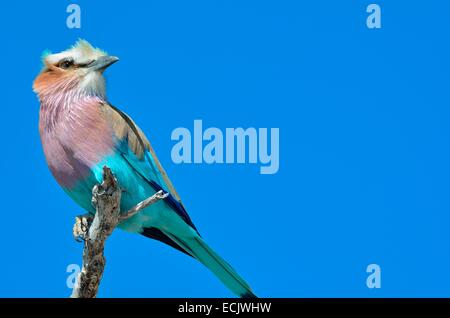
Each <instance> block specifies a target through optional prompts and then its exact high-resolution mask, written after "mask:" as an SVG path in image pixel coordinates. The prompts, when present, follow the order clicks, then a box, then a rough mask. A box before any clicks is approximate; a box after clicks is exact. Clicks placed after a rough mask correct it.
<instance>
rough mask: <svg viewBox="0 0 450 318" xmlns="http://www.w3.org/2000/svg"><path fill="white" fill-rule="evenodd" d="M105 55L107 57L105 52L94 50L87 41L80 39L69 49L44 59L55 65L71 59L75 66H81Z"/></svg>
mask: <svg viewBox="0 0 450 318" xmlns="http://www.w3.org/2000/svg"><path fill="white" fill-rule="evenodd" d="M105 55H107V54H106V52H105V51H102V50H100V49H98V48H94V47H93V46H92V45H90V44H89V42H88V41H86V40H81V39H80V40H78V41H77V43H75V45H74V46H72V47H71V48H70V49H68V50H65V51H62V52H60V53H56V54H49V55H47V56H46V57H44V59H45V61H46V62H47V63H49V64H56V63H58V62H59V61H61V60H62V59H65V58H72V59H73V60H74V62H75V64H83V63H87V62H89V61H92V60H96V59H97V58H99V57H100V56H105Z"/></svg>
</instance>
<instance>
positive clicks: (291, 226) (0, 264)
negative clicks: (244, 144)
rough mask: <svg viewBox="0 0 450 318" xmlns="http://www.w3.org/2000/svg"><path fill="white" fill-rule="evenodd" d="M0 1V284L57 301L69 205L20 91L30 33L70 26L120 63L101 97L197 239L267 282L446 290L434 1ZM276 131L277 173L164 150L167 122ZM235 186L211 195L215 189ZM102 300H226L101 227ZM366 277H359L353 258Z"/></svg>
mask: <svg viewBox="0 0 450 318" xmlns="http://www.w3.org/2000/svg"><path fill="white" fill-rule="evenodd" d="M73 2H76V3H78V4H80V5H81V9H82V28H81V30H70V29H68V28H67V27H66V24H65V21H66V17H67V14H66V12H65V11H66V6H67V5H68V4H69V3H71V1H58V2H57V3H56V2H55V1H39V2H37V1H33V2H29V3H26V4H25V3H19V2H18V1H16V2H14V1H8V2H5V3H2V4H1V7H2V10H1V12H0V30H2V31H1V33H2V35H1V42H0V43H1V44H0V45H1V51H0V52H1V53H0V54H1V60H2V62H3V63H2V66H1V71H2V76H1V79H0V82H1V85H0V87H1V93H2V100H3V102H2V114H3V124H2V125H0V130H1V133H2V135H3V136H4V137H3V146H2V147H1V150H0V151H1V154H2V155H1V156H0V160H1V166H2V167H3V170H2V182H1V183H0V193H1V195H2V218H1V220H2V228H1V231H0V242H1V246H2V251H1V254H0V271H1V272H2V277H1V280H0V296H3V297H13V296H20V297H35V296H38V297H47V296H48V297H66V296H68V295H69V294H70V290H69V289H68V288H67V287H66V278H67V276H68V273H66V267H67V266H68V265H69V264H72V263H78V264H80V262H81V252H82V245H81V244H79V243H76V242H74V240H73V239H72V235H71V231H72V225H73V220H74V217H75V216H76V215H78V214H81V213H82V212H83V211H81V210H80V208H78V207H77V206H76V205H75V203H73V202H72V201H71V200H70V199H69V197H67V196H66V194H65V193H64V192H63V191H62V190H61V189H60V188H59V186H58V185H57V184H56V182H55V181H54V180H53V178H52V177H51V174H50V172H49V171H48V169H47V166H46V163H45V159H44V156H43V152H42V150H41V145H40V140H39V135H38V128H37V127H38V110H39V105H38V101H37V98H36V96H35V94H34V93H33V92H32V90H31V85H32V81H33V79H34V77H35V76H36V75H37V74H38V72H39V70H40V67H41V65H40V55H41V53H42V51H43V50H44V49H50V50H52V51H54V52H57V51H61V50H64V49H66V48H67V47H68V46H70V45H71V44H73V43H74V41H75V40H76V39H77V38H78V37H82V38H85V39H87V40H88V41H90V42H91V43H92V44H94V45H95V46H99V47H101V48H103V49H105V50H107V51H108V52H109V53H111V54H114V55H117V56H119V57H120V59H121V60H120V62H119V63H117V64H115V65H114V66H112V67H111V69H109V70H108V71H107V73H106V75H107V78H108V95H109V99H110V100H111V102H112V103H114V104H115V105H117V106H120V107H121V108H122V109H123V110H125V111H127V112H128V113H129V114H130V115H131V116H132V117H134V119H135V120H136V121H137V122H138V124H139V125H140V126H141V127H142V128H143V130H144V131H145V132H146V134H147V135H148V137H149V138H150V140H151V141H152V143H153V146H154V147H155V149H156V151H157V153H158V155H159V157H160V159H161V161H162V162H163V164H164V166H165V167H166V170H167V171H168V173H169V175H170V176H171V178H172V180H173V182H174V184H175V185H176V187H177V189H178V191H179V192H180V194H181V196H182V198H183V200H184V202H185V204H186V207H187V209H188V211H189V212H190V214H191V216H192V218H193V220H194V222H195V223H196V225H197V227H198V228H199V230H200V232H201V233H202V235H203V236H204V237H205V238H206V240H207V241H208V242H209V243H210V244H211V245H212V246H213V247H214V248H215V249H216V250H217V251H218V252H219V253H220V254H221V255H222V256H223V257H224V258H225V259H227V260H228V261H229V262H230V263H231V264H232V265H233V266H234V267H235V268H236V269H237V270H238V271H239V272H240V273H241V274H242V276H244V277H245V278H246V279H247V280H248V282H249V283H250V284H251V285H252V287H253V289H254V290H255V292H256V293H257V294H258V295H260V296H265V297H322V296H326V297H335V296H336V297H361V296H363V297H366V296H367V297H407V296H414V297H416V296H424V297H442V296H447V297H448V296H450V275H449V274H448V271H449V269H450V233H449V225H450V214H449V211H450V209H449V208H450V204H449V193H450V165H449V162H450V151H449V142H450V126H449V118H450V117H449V116H450V107H449V106H450V97H449V84H450V60H449V56H450V50H449V48H450V46H449V30H450V19H449V14H450V2H448V1H444V0H442V1H436V0H435V1H427V2H420V4H419V3H418V2H411V1H376V3H378V4H380V5H381V7H382V25H383V27H382V29H381V30H369V29H367V27H366V25H365V20H366V17H367V14H366V12H365V11H366V10H365V9H366V6H367V5H368V4H370V3H371V2H369V1H260V0H258V1H209V0H208V1H206V0H205V1H158V2H156V1H145V2H144V1H126V2H120V3H119V2H110V1H73ZM194 119H202V120H203V125H204V127H210V126H215V127H219V128H221V129H225V128H227V127H244V128H246V127H279V128H280V136H281V137H280V138H281V140H280V171H279V173H278V174H275V175H260V174H259V167H258V166H255V165H175V164H173V163H172V161H171V158H170V151H171V148H172V146H173V144H174V142H173V141H171V140H170V134H171V132H172V130H173V129H175V128H177V127H188V128H190V129H192V126H193V121H194ZM236 193H238V194H239V195H238V196H237V197H235V198H234V199H233V200H229V198H230V196H231V195H232V194H236ZM106 256H107V262H108V264H107V267H106V271H105V273H104V278H103V281H102V285H101V288H100V293H99V296H102V297H108V296H113V297H227V296H231V293H230V292H228V290H227V289H226V288H225V287H223V286H222V285H221V283H220V282H219V281H218V280H216V279H215V278H214V277H213V275H212V274H210V273H209V272H208V271H207V270H206V269H205V268H204V267H202V266H201V265H200V264H198V263H196V262H195V261H194V260H192V259H190V258H188V257H186V256H185V255H182V254H181V253H179V252H177V251H175V250H172V249H170V248H169V247H166V246H163V245H162V244H160V243H158V242H156V241H151V240H148V239H146V238H144V237H141V236H139V235H132V234H128V233H124V232H122V231H116V232H115V233H114V234H113V236H112V237H111V238H110V240H109V241H108V242H107V248H106ZM371 263H377V264H379V265H380V266H381V269H382V287H381V289H377V290H373V289H368V288H367V287H366V277H367V273H366V272H365V269H366V266H367V265H369V264H371Z"/></svg>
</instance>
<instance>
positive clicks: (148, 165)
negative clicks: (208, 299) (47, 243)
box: [33, 39, 256, 298]
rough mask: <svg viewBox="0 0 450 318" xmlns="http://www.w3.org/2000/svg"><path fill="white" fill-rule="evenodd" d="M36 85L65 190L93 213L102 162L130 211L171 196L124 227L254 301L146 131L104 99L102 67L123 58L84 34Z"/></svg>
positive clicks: (46, 138) (50, 159)
mask: <svg viewBox="0 0 450 318" xmlns="http://www.w3.org/2000/svg"><path fill="white" fill-rule="evenodd" d="M41 59H42V69H41V71H40V73H39V74H38V75H37V77H36V78H35V80H34V82H33V91H34V92H35V93H36V95H37V97H38V100H39V103H40V108H39V134H40V139H41V143H42V148H43V152H44V155H45V158H46V162H47V165H48V167H49V170H50V172H51V174H52V175H53V177H54V178H55V179H56V181H57V183H58V184H59V185H60V186H61V187H62V189H63V190H64V191H65V192H66V193H67V194H68V196H70V197H71V198H72V199H73V200H74V201H75V202H76V203H77V204H78V205H79V206H81V207H82V208H83V209H84V210H86V211H88V212H89V213H91V214H95V208H94V207H93V205H92V203H91V199H92V189H93V187H94V186H95V185H96V184H99V183H101V182H102V178H103V174H102V172H103V167H105V166H106V167H108V168H110V170H111V171H112V173H113V175H114V176H115V177H116V179H117V181H118V183H119V185H120V187H121V189H122V190H123V191H122V196H121V201H120V210H121V211H128V210H129V209H131V208H132V207H134V206H135V205H136V204H138V203H139V202H141V201H143V200H145V199H147V198H149V197H150V196H152V195H154V194H155V193H156V192H158V191H161V190H162V191H163V193H164V194H166V197H165V198H164V199H163V200H161V201H159V202H157V203H155V204H153V205H151V206H149V207H147V208H145V209H143V210H142V211H140V212H139V213H138V214H136V215H134V216H133V217H131V218H130V219H127V220H126V221H124V222H122V223H121V224H119V226H118V227H119V228H121V229H123V230H125V231H128V232H132V233H137V234H142V235H144V236H146V237H148V238H151V239H155V240H158V241H161V242H163V243H165V244H167V245H169V246H171V247H173V248H175V249H177V250H179V251H181V252H183V253H184V254H187V255H188V256H191V257H193V258H194V259H196V260H198V261H199V262H200V263H202V264H203V265H205V266H206V267H207V268H208V269H209V270H210V271H211V272H212V273H214V274H215V275H216V276H217V277H218V279H219V280H220V281H221V282H222V283H223V284H224V285H225V286H226V287H228V289H229V290H230V291H231V292H233V293H234V294H235V295H237V296H239V297H244V298H255V297H256V295H255V294H254V293H253V291H252V289H251V288H250V286H249V285H248V283H247V282H246V281H245V280H244V279H243V278H242V277H241V276H240V275H239V274H238V273H237V272H236V271H235V270H234V269H233V268H232V267H231V265H229V264H228V263H227V262H226V261H225V260H224V259H223V258H222V257H220V256H219V254H217V253H216V252H215V251H214V250H213V249H212V248H211V247H210V246H209V245H208V244H207V243H206V242H205V240H204V239H203V237H202V236H201V235H200V233H199V231H198V230H197V228H196V226H195V225H194V223H193V221H192V220H191V218H190V216H189V214H188V213H187V211H186V208H185V206H184V204H183V202H182V201H181V199H180V196H179V194H178V193H177V191H176V190H175V187H174V186H173V184H172V182H171V181H170V179H169V177H168V176H167V173H166V171H165V170H164V168H163V166H162V165H161V163H160V161H159V159H158V157H157V156H156V153H155V151H154V149H153V148H152V146H151V144H150V142H149V140H148V138H147V137H146V136H145V134H144V133H143V131H142V130H141V129H140V128H139V126H138V125H137V124H136V123H135V121H134V120H133V119H131V117H130V116H128V115H127V114H126V113H125V112H123V111H122V110H120V109H119V108H117V107H115V106H114V105H112V104H111V103H110V102H109V101H108V98H107V96H106V84H105V77H104V71H105V70H106V69H107V68H108V67H109V66H111V65H112V64H114V63H116V62H117V61H118V60H119V59H118V58H117V57H115V56H112V55H108V54H107V53H106V52H105V51H103V50H101V49H99V48H97V47H94V46H92V45H91V44H90V43H89V42H88V41H86V40H83V39H79V40H78V41H77V42H76V43H75V44H74V45H72V46H71V47H69V48H68V49H66V50H64V51H62V52H59V53H54V54H52V53H51V52H50V51H46V52H45V53H44V54H43V55H42V57H41Z"/></svg>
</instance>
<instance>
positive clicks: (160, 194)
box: [119, 190, 169, 222]
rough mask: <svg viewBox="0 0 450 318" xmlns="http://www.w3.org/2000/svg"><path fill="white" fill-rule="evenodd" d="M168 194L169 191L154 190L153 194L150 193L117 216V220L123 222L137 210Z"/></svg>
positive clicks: (137, 211) (136, 212)
mask: <svg viewBox="0 0 450 318" xmlns="http://www.w3.org/2000/svg"><path fill="white" fill-rule="evenodd" d="M168 196H169V193H164V191H163V190H160V191H158V192H156V193H155V194H154V195H152V196H151V197H150V198H148V199H145V200H144V201H142V202H140V203H138V204H137V205H136V206H134V207H133V208H132V209H130V210H128V211H127V212H125V213H122V214H121V215H120V217H119V221H120V222H123V221H125V220H128V219H129V218H131V217H132V216H134V215H136V214H138V213H139V211H141V210H143V209H145V208H146V207H148V206H150V205H152V204H154V203H156V202H158V201H159V200H163V199H165V198H167V197H168Z"/></svg>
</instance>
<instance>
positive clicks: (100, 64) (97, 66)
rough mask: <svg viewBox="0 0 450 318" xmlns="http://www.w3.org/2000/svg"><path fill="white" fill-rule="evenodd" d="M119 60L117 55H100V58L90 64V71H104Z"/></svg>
mask: <svg viewBox="0 0 450 318" xmlns="http://www.w3.org/2000/svg"><path fill="white" fill-rule="evenodd" d="M118 60H119V58H118V57H115V56H109V55H106V56H100V57H99V58H98V59H96V60H95V61H93V62H92V63H90V64H89V65H88V69H89V70H90V71H104V70H105V69H106V68H107V67H108V66H110V65H112V64H114V63H116V62H117V61H118Z"/></svg>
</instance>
